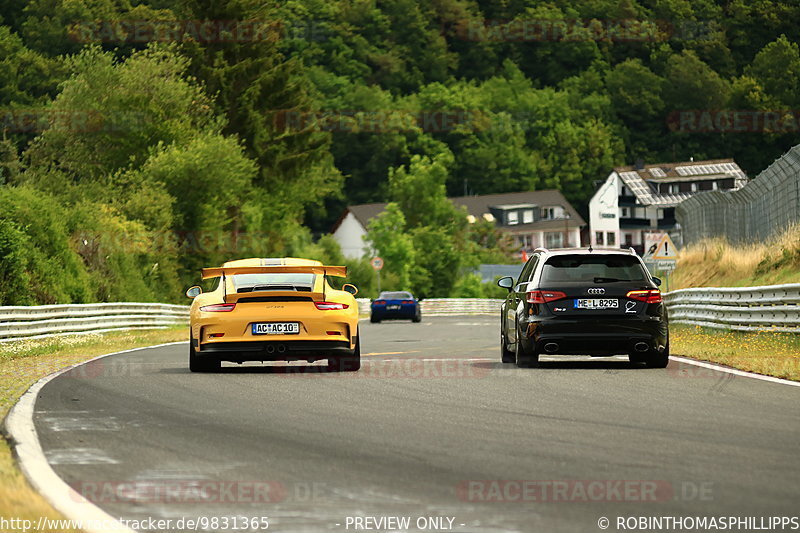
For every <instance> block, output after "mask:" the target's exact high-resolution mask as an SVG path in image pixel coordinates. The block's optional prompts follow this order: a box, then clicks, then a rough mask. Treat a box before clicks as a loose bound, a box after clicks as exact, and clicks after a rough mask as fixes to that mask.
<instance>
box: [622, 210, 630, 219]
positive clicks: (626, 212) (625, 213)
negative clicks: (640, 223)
mask: <svg viewBox="0 0 800 533" xmlns="http://www.w3.org/2000/svg"><path fill="white" fill-rule="evenodd" d="M620 210H621V212H622V214H621V215H620V217H621V218H628V217H629V216H630V211H629V210H628V208H627V207H622V208H620Z"/></svg>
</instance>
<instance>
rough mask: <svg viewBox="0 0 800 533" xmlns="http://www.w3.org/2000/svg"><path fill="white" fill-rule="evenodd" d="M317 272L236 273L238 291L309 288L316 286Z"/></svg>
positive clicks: (234, 280)
mask: <svg viewBox="0 0 800 533" xmlns="http://www.w3.org/2000/svg"><path fill="white" fill-rule="evenodd" d="M315 277H316V275H315V274H236V275H234V276H233V286H234V287H236V291H237V292H249V291H252V290H254V289H257V290H295V289H296V290H307V291H310V290H311V288H312V287H313V286H314V278H315Z"/></svg>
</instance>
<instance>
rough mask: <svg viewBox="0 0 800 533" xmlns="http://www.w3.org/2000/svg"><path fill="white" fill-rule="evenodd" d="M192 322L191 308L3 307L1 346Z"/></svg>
mask: <svg viewBox="0 0 800 533" xmlns="http://www.w3.org/2000/svg"><path fill="white" fill-rule="evenodd" d="M188 321H189V307H188V306H185V305H170V304H157V303H129V302H120V303H101V304H68V305H35V306H2V307H0V342H5V341H11V340H17V339H32V338H41V337H50V336H55V335H68V334H72V333H100V332H104V331H113V330H119V329H151V328H152V329H155V328H163V327H167V326H171V325H173V324H180V323H186V322H188Z"/></svg>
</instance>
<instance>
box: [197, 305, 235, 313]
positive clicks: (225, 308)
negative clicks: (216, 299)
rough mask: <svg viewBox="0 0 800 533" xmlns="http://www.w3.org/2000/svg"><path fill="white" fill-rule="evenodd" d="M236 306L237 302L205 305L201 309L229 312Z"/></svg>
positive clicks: (211, 311)
mask: <svg viewBox="0 0 800 533" xmlns="http://www.w3.org/2000/svg"><path fill="white" fill-rule="evenodd" d="M235 307H236V304H235V303H233V304H213V305H204V306H203V307H201V308H200V310H201V311H205V312H206V313H227V312H229V311H233V309H234V308H235Z"/></svg>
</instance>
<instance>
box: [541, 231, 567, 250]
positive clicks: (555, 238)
mask: <svg viewBox="0 0 800 533" xmlns="http://www.w3.org/2000/svg"><path fill="white" fill-rule="evenodd" d="M544 242H545V246H547V247H548V248H561V244H562V243H563V242H564V234H563V233H561V232H560V231H548V232H546V233H545V234H544Z"/></svg>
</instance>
